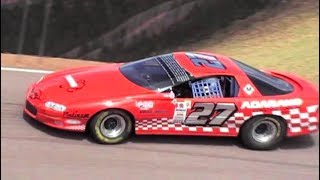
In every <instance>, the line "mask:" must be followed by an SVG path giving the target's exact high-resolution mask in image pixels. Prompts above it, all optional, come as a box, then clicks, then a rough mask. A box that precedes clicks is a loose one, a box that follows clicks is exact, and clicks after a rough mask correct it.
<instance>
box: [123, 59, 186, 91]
mask: <svg viewBox="0 0 320 180" xmlns="http://www.w3.org/2000/svg"><path fill="white" fill-rule="evenodd" d="M120 72H121V73H122V74H123V75H124V76H125V77H126V78H127V79H129V80H130V81H132V82H133V83H135V84H137V85H139V86H142V87H145V88H148V89H151V90H156V91H159V92H161V91H164V90H167V89H169V88H170V87H172V86H174V85H176V84H179V83H182V82H185V81H188V80H190V76H189V74H188V73H187V72H186V71H185V70H184V69H183V68H182V67H181V66H180V65H179V64H178V63H177V62H176V60H175V59H174V57H173V55H172V54H166V55H160V56H156V57H150V58H146V59H142V60H139V61H135V62H131V63H127V64H124V65H122V66H121V67H120Z"/></svg>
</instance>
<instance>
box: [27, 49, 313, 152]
mask: <svg viewBox="0 0 320 180" xmlns="http://www.w3.org/2000/svg"><path fill="white" fill-rule="evenodd" d="M318 98H319V91H318V88H316V87H315V86H313V85H312V84H311V83H309V82H307V81H306V80H303V79H302V78H300V77H298V76H295V75H292V74H288V73H280V72H276V71H266V70H257V69H255V68H253V67H250V66H248V65H246V64H244V63H243V62H240V61H238V60H234V59H232V58H229V57H226V56H223V55H218V54H211V53H203V52H174V53H170V54H164V55H159V56H154V57H149V58H146V59H142V60H139V61H135V62H130V63H113V64H106V65H102V66H90V67H83V68H77V69H70V70H63V71H60V72H55V73H52V74H48V75H46V76H44V77H43V78H41V79H40V80H39V81H38V82H36V83H34V84H32V85H31V87H30V88H29V89H28V92H27V98H26V107H25V110H24V111H25V113H27V114H28V115H29V116H31V117H33V118H34V119H37V120H38V121H40V122H42V123H44V124H46V125H48V126H51V127H54V128H59V129H64V130H71V131H86V130H88V132H90V134H91V135H92V136H93V137H94V139H96V140H97V142H99V143H105V144H114V143H120V142H122V141H124V140H126V139H127V138H128V137H129V135H130V134H131V133H133V132H135V133H136V134H138V135H139V134H143V135H147V134H149V135H160V134H161V135H195V136H234V137H237V136H239V137H240V138H241V140H242V142H243V144H244V145H245V146H246V147H248V148H251V149H261V150H265V149H273V148H275V147H277V146H278V145H279V143H280V142H281V141H282V140H283V139H284V138H285V137H292V136H300V135H305V134H310V133H312V132H317V131H318V126H319V120H318V119H319V117H318V116H319V111H318V106H319V105H318V104H319V102H318Z"/></svg>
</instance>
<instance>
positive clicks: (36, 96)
mask: <svg viewBox="0 0 320 180" xmlns="http://www.w3.org/2000/svg"><path fill="white" fill-rule="evenodd" d="M40 96H41V91H40V90H39V89H35V88H33V89H32V91H31V92H30V95H29V97H30V98H31V99H39V98H40Z"/></svg>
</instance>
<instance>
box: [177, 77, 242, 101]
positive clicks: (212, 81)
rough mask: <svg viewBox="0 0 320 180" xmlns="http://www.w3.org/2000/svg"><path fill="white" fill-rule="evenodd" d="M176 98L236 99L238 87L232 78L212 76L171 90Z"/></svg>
mask: <svg viewBox="0 0 320 180" xmlns="http://www.w3.org/2000/svg"><path fill="white" fill-rule="evenodd" d="M172 90H173V92H174V93H175V96H176V97H177V98H228V97H237V96H238V92H239V86H238V83H237V82H236V79H235V78H234V77H232V76H212V77H206V78H202V79H196V80H193V81H188V82H186V83H183V84H180V85H177V86H175V87H173V88H172Z"/></svg>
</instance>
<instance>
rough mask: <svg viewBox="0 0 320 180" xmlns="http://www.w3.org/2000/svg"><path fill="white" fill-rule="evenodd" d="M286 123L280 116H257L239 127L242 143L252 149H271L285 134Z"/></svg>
mask: <svg viewBox="0 0 320 180" xmlns="http://www.w3.org/2000/svg"><path fill="white" fill-rule="evenodd" d="M286 127H287V126H286V123H285V121H284V120H282V119H280V118H275V117H271V116H257V117H254V118H252V119H250V120H249V121H247V122H245V124H244V125H243V126H242V127H241V130H240V138H241V140H242V143H243V145H245V146H246V147H247V148H249V149H253V150H272V149H275V148H277V147H278V146H279V144H280V142H281V141H282V140H283V139H284V138H285V136H286V131H287V130H286Z"/></svg>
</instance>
